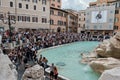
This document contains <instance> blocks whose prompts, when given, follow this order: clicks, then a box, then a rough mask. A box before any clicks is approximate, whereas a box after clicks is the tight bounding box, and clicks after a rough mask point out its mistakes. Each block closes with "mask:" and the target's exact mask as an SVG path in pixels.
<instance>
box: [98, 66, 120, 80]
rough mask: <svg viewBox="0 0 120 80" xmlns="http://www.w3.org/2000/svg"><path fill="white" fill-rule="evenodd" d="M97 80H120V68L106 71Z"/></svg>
mask: <svg viewBox="0 0 120 80" xmlns="http://www.w3.org/2000/svg"><path fill="white" fill-rule="evenodd" d="M99 80H120V67H118V68H114V69H111V70H106V71H105V72H103V74H102V75H101V77H100V78H99Z"/></svg>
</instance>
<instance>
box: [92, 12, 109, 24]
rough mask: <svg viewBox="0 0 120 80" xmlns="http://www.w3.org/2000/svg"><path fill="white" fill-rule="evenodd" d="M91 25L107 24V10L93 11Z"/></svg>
mask: <svg viewBox="0 0 120 80" xmlns="http://www.w3.org/2000/svg"><path fill="white" fill-rule="evenodd" d="M91 17H92V18H91V23H106V22H107V10H103V11H92V16H91Z"/></svg>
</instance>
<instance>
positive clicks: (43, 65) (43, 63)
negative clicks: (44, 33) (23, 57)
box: [42, 57, 48, 70]
mask: <svg viewBox="0 0 120 80" xmlns="http://www.w3.org/2000/svg"><path fill="white" fill-rule="evenodd" d="M47 63H48V60H47V59H46V57H43V59H42V67H43V68H44V70H45V69H46V68H47Z"/></svg>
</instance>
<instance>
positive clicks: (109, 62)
mask: <svg viewBox="0 0 120 80" xmlns="http://www.w3.org/2000/svg"><path fill="white" fill-rule="evenodd" d="M90 66H91V67H92V68H93V69H94V71H96V72H99V73H102V72H104V70H109V69H112V68H115V67H120V61H119V60H118V59H114V58H98V59H95V60H93V61H92V62H90Z"/></svg>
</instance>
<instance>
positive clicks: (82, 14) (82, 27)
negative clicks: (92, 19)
mask: <svg viewBox="0 0 120 80" xmlns="http://www.w3.org/2000/svg"><path fill="white" fill-rule="evenodd" d="M85 11H86V10H81V11H79V12H78V33H81V32H82V33H84V32H85V16H86V12H85Z"/></svg>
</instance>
